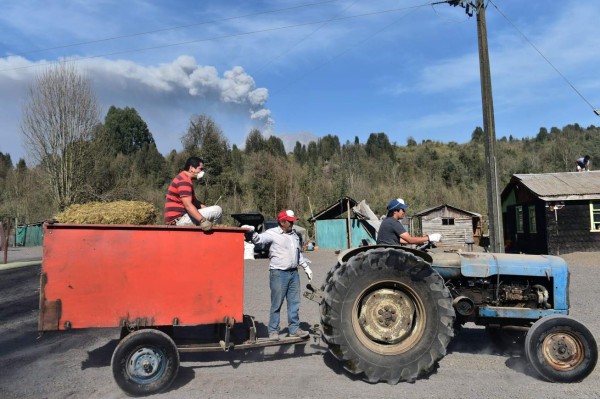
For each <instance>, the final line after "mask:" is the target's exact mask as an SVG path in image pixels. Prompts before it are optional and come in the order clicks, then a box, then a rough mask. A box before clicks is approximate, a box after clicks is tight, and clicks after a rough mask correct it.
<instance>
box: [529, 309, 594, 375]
mask: <svg viewBox="0 0 600 399" xmlns="http://www.w3.org/2000/svg"><path fill="white" fill-rule="evenodd" d="M525 355H526V356H527V360H528V361H529V364H531V366H532V367H533V369H534V370H535V371H536V372H537V373H538V374H539V375H540V376H541V377H542V378H544V379H546V380H548V381H551V382H578V381H581V380H583V379H584V378H585V377H587V376H588V375H590V373H591V372H592V371H593V370H594V367H595V366H596V362H597V361H598V346H597V345H596V340H595V339H594V336H593V335H592V333H591V332H590V330H588V329H587V328H586V327H585V326H584V325H583V324H581V323H579V322H578V321H576V320H575V319H573V318H571V317H566V316H560V315H555V316H548V317H544V318H541V319H539V320H538V321H536V322H535V323H534V324H533V326H531V328H530V329H529V331H528V332H527V336H526V337H525Z"/></svg>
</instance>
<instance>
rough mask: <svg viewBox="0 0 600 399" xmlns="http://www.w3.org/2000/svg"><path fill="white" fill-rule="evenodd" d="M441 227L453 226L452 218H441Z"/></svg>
mask: <svg viewBox="0 0 600 399" xmlns="http://www.w3.org/2000/svg"><path fill="white" fill-rule="evenodd" d="M444 222H446V223H444ZM442 226H454V218H447V217H443V218H442Z"/></svg>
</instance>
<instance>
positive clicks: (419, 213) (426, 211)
mask: <svg viewBox="0 0 600 399" xmlns="http://www.w3.org/2000/svg"><path fill="white" fill-rule="evenodd" d="M441 208H452V209H455V210H457V211H460V212H463V213H466V214H468V215H471V216H477V217H481V214H479V213H475V212H470V211H465V210H464V209H460V208H457V207H455V206H452V205H448V204H442V205H438V206H434V207H433V208H427V209H423V210H422V211H419V212H417V213H415V216H423V215H427V214H428V213H431V212H433V211H437V210H438V209H441Z"/></svg>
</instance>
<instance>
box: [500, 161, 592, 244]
mask: <svg viewBox="0 0 600 399" xmlns="http://www.w3.org/2000/svg"><path fill="white" fill-rule="evenodd" d="M501 201H502V217H503V227H504V239H505V247H506V252H512V253H528V254H549V255H561V254H567V253H571V252H580V251H581V252H590V251H600V171H598V172H564V173H542V174H517V175H513V176H512V178H511V180H510V182H509V183H508V185H507V186H506V188H505V189H504V190H503V191H502V194H501Z"/></svg>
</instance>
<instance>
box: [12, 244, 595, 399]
mask: <svg viewBox="0 0 600 399" xmlns="http://www.w3.org/2000/svg"><path fill="white" fill-rule="evenodd" d="M598 255H600V254H574V255H567V256H565V259H566V260H567V262H568V263H569V264H570V266H571V270H572V276H571V306H572V307H573V312H572V314H573V316H575V317H576V318H577V319H579V320H580V321H582V322H583V323H584V324H586V325H587V327H588V328H589V329H590V330H591V331H592V332H593V334H594V335H595V336H596V338H597V339H598V338H600V317H599V314H598V310H597V309H598V306H597V303H598V298H600V289H599V287H600V285H599V284H598V277H599V276H600V272H599V271H600V262H599V261H598V259H600V257H599V256H598ZM308 257H309V258H311V259H312V260H313V270H314V271H315V279H316V281H318V282H320V281H321V280H322V279H323V278H324V276H325V273H326V271H327V270H328V269H329V268H330V266H332V265H333V264H334V263H335V255H334V253H333V251H328V250H319V251H315V252H313V253H309V254H308ZM266 270H267V261H266V260H255V261H246V264H245V287H246V288H245V303H244V312H245V313H246V314H249V315H253V316H254V317H255V318H256V320H257V322H259V333H260V334H266V331H265V327H264V324H263V323H264V322H265V321H266V320H267V316H268V311H267V309H268V302H269V289H268V285H267V274H266ZM39 272H40V266H39V265H37V266H28V267H20V268H14V269H9V270H3V271H0V323H1V324H0V362H1V364H2V371H1V372H0V398H3V399H4V398H57V399H58V398H60V399H62V398H66V397H72V398H122V397H125V395H124V394H123V393H122V392H121V391H120V390H119V389H118V388H117V386H116V385H115V383H114V382H113V379H112V374H111V369H110V359H111V355H112V352H113V350H114V348H115V347H116V345H117V338H118V334H119V332H118V331H117V330H115V329H94V330H74V331H69V332H57V333H45V334H44V335H43V336H41V337H38V333H37V331H36V330H37V316H38V311H37V309H38V294H39V291H38V290H39V281H38V277H39ZM303 279H304V276H303ZM304 281H305V280H304ZM301 317H302V320H303V321H304V324H303V327H304V328H309V327H311V326H312V325H313V324H315V323H318V322H319V309H318V306H317V305H316V304H313V303H312V302H309V301H307V300H306V299H304V298H303V300H302V307H301ZM448 349H449V351H448V352H449V353H448V355H447V356H446V357H445V358H444V359H442V361H441V362H440V365H439V368H438V370H437V372H435V373H434V374H432V375H431V376H430V377H429V378H427V379H421V380H418V381H417V382H415V383H413V384H408V383H401V384H398V385H395V386H392V385H388V384H369V383H366V382H364V381H362V380H360V379H359V378H356V377H353V376H350V375H348V374H347V373H346V372H344V371H343V370H342V369H341V368H340V367H339V365H338V363H337V362H336V360H335V359H334V358H333V357H332V356H331V355H330V354H329V353H328V352H327V348H326V347H325V346H324V345H323V344H322V343H321V342H318V341H317V342H315V341H313V340H312V339H311V341H310V342H309V343H307V344H306V345H297V346H285V347H273V348H265V349H258V350H252V351H247V352H243V351H232V352H229V353H224V352H217V353H210V354H182V357H181V359H182V363H181V368H180V372H179V375H178V378H177V379H176V381H175V383H174V384H173V386H172V387H171V388H170V390H169V391H167V392H165V393H163V394H159V395H155V396H153V397H156V398H183V399H186V398H199V397H202V398H225V397H227V398H240V399H253V398H257V399H258V398H260V399H264V398H266V397H269V398H289V397H290V396H291V397H296V398H311V399H314V398H342V397H343V398H366V397H374V398H486V397H502V398H514V399H517V398H519V399H521V398H533V397H542V398H598V397H600V370H599V369H598V368H597V369H596V370H595V371H594V373H593V374H592V375H591V376H590V377H588V378H587V379H586V380H585V381H583V382H581V383H578V384H551V383H547V382H544V381H541V380H539V379H538V378H537V377H535V376H534V375H533V374H532V372H531V371H530V370H529V368H528V366H527V364H526V361H525V359H524V357H523V356H524V355H523V354H522V353H521V352H519V351H518V350H517V351H510V352H508V353H501V352H499V351H498V350H497V349H495V348H493V347H491V346H490V343H489V341H488V338H487V336H486V334H485V331H484V330H483V329H481V328H478V327H476V326H469V325H467V328H465V329H464V330H463V332H462V333H461V335H460V336H458V337H457V338H455V340H454V341H453V342H451V344H450V346H449V348H448Z"/></svg>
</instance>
